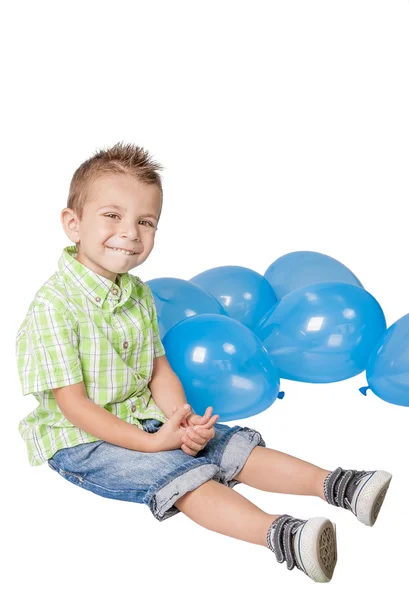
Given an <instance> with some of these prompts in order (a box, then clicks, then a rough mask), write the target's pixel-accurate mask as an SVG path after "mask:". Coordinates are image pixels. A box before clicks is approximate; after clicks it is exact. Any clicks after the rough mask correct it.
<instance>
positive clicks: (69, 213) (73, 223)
mask: <svg viewBox="0 0 409 600" xmlns="http://www.w3.org/2000/svg"><path fill="white" fill-rule="evenodd" d="M60 220H61V224H62V226H63V229H64V231H65V233H66V234H67V236H68V237H69V238H70V240H71V241H72V242H75V243H77V242H79V241H80V235H79V220H78V217H77V215H76V214H75V213H74V211H73V210H72V209H71V208H63V210H62V211H61V217H60Z"/></svg>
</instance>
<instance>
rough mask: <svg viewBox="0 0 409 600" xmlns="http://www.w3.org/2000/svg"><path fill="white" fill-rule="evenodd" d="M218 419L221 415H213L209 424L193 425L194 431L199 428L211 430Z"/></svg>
mask: <svg viewBox="0 0 409 600" xmlns="http://www.w3.org/2000/svg"><path fill="white" fill-rule="evenodd" d="M218 418H219V415H213V417H212V418H211V419H210V420H209V421H208V422H207V423H204V424H203V425H193V429H197V428H198V427H201V428H202V429H211V428H212V427H213V425H214V424H215V423H216V421H217V419H218Z"/></svg>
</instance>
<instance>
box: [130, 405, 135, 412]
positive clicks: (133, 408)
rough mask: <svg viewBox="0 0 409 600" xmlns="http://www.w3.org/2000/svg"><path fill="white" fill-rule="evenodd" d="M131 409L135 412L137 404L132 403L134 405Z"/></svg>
mask: <svg viewBox="0 0 409 600" xmlns="http://www.w3.org/2000/svg"><path fill="white" fill-rule="evenodd" d="M131 411H132V412H135V411H136V406H135V404H132V406H131Z"/></svg>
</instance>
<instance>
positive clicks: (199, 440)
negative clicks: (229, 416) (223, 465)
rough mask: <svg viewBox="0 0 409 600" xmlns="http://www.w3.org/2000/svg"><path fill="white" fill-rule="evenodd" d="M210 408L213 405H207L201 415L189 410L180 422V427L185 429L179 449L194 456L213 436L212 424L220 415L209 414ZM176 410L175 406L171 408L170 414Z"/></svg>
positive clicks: (211, 408) (210, 412)
mask: <svg viewBox="0 0 409 600" xmlns="http://www.w3.org/2000/svg"><path fill="white" fill-rule="evenodd" d="M212 410H213V407H212V406H208V407H207V408H206V411H205V413H204V415H203V416H202V417H201V416H200V415H198V414H196V413H194V412H190V413H189V414H188V415H187V416H186V417H183V419H182V421H181V422H180V426H181V428H184V429H185V430H186V431H185V435H184V436H183V438H182V442H183V444H182V446H181V450H183V452H185V453H186V454H189V455H190V456H195V455H196V454H197V453H198V452H200V450H203V448H204V447H205V446H206V444H207V442H208V441H209V440H211V439H213V438H214V436H215V430H214V424H215V423H216V421H217V419H218V418H219V416H220V415H213V416H211V414H212ZM176 411H177V406H175V407H174V408H173V411H172V414H174V413H175V412H176Z"/></svg>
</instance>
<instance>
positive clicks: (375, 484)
mask: <svg viewBox="0 0 409 600" xmlns="http://www.w3.org/2000/svg"><path fill="white" fill-rule="evenodd" d="M391 479H392V475H391V474H390V473H388V472H387V471H375V473H374V474H373V475H372V477H371V478H370V479H368V481H367V482H366V483H365V484H364V485H363V486H362V488H361V489H360V490H359V492H358V493H357V497H356V498H355V502H354V506H355V514H356V516H357V519H358V521H361V523H364V524H365V525H368V527H372V526H373V525H374V523H375V521H376V519H377V518H378V515H379V511H380V510H381V506H382V504H383V501H384V500H385V496H386V492H387V491H388V488H389V485H390V482H391Z"/></svg>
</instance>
